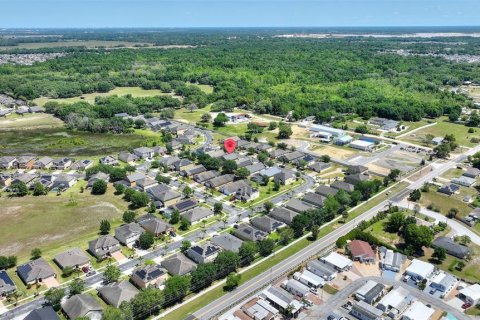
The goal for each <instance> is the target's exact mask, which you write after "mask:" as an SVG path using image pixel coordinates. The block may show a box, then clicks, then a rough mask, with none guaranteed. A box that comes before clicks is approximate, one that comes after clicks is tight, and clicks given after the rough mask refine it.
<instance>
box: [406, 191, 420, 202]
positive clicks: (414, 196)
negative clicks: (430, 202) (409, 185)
mask: <svg viewBox="0 0 480 320" xmlns="http://www.w3.org/2000/svg"><path fill="white" fill-rule="evenodd" d="M421 197H422V192H421V191H420V190H418V189H415V190H413V191H412V192H410V195H409V196H408V200H410V201H418V200H420V198H421Z"/></svg>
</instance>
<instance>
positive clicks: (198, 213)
mask: <svg viewBox="0 0 480 320" xmlns="http://www.w3.org/2000/svg"><path fill="white" fill-rule="evenodd" d="M211 216H213V211H212V210H211V209H209V208H205V207H196V208H193V209H191V210H188V211H187V212H185V213H182V217H184V218H185V219H186V220H187V221H189V222H190V223H195V222H197V221H200V220H203V219H207V218H209V217H211Z"/></svg>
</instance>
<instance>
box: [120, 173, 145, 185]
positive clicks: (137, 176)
mask: <svg viewBox="0 0 480 320" xmlns="http://www.w3.org/2000/svg"><path fill="white" fill-rule="evenodd" d="M145 178H146V176H145V174H143V173H142V172H133V173H131V174H129V175H127V177H126V178H125V181H126V182H127V185H128V186H129V187H131V188H134V187H136V186H137V181H140V180H143V179H145Z"/></svg>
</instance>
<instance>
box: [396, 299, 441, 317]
mask: <svg viewBox="0 0 480 320" xmlns="http://www.w3.org/2000/svg"><path fill="white" fill-rule="evenodd" d="M434 312H435V310H433V309H432V308H429V307H427V306H426V305H424V304H423V303H421V302H420V301H415V302H414V303H413V304H412V305H411V306H410V308H408V310H407V311H406V312H405V314H404V315H403V318H402V319H403V320H429V319H430V318H431V317H432V315H433V313H434Z"/></svg>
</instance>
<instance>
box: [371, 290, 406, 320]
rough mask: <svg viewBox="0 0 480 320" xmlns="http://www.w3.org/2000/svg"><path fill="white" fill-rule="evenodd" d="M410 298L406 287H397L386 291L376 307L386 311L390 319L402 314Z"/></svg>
mask: <svg viewBox="0 0 480 320" xmlns="http://www.w3.org/2000/svg"><path fill="white" fill-rule="evenodd" d="M411 300H412V297H411V296H410V293H409V292H408V290H407V289H405V288H402V287H397V288H394V289H392V290H390V292H388V293H387V294H386V295H385V296H384V297H383V298H382V299H381V300H380V301H379V302H378V304H377V309H380V310H381V311H383V312H385V313H387V314H388V315H389V316H390V317H391V318H392V319H393V318H396V317H397V316H398V315H399V314H402V313H403V312H404V311H405V310H406V309H407V307H408V305H409V304H410V302H411Z"/></svg>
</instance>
